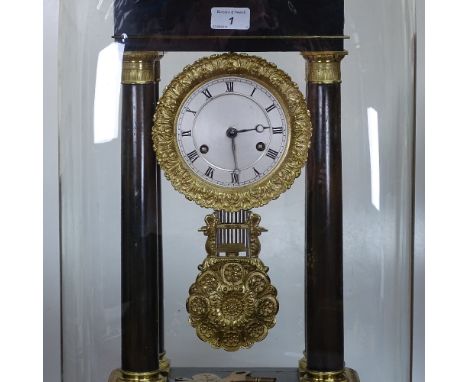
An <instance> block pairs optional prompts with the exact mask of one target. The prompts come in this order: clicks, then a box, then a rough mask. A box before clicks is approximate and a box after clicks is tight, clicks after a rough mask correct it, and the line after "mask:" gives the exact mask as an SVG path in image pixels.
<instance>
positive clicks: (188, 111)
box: [185, 107, 197, 115]
mask: <svg viewBox="0 0 468 382" xmlns="http://www.w3.org/2000/svg"><path fill="white" fill-rule="evenodd" d="M185 111H186V112H187V113H192V114H193V115H195V114H197V112H196V111H195V110H190V109H189V108H188V107H186V108H185Z"/></svg>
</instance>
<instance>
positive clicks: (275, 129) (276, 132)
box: [272, 126, 283, 134]
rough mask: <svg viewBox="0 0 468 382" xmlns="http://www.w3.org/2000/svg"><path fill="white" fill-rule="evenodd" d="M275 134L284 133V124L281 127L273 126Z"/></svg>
mask: <svg viewBox="0 0 468 382" xmlns="http://www.w3.org/2000/svg"><path fill="white" fill-rule="evenodd" d="M272 130H273V134H283V126H280V127H273V128H272Z"/></svg>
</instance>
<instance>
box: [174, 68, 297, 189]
mask: <svg viewBox="0 0 468 382" xmlns="http://www.w3.org/2000/svg"><path fill="white" fill-rule="evenodd" d="M176 134H177V144H178V148H179V152H180V154H181V156H182V157H183V159H184V161H185V163H186V164H187V165H188V166H189V168H190V169H191V170H192V171H193V172H194V173H195V174H196V175H197V176H198V177H200V178H203V180H205V181H206V182H209V183H212V184H214V185H217V186H220V187H226V188H237V187H242V186H246V185H250V184H253V183H256V182H259V181H261V180H262V179H264V178H265V177H266V176H268V174H269V173H271V171H272V170H273V169H274V168H275V167H276V166H278V164H279V163H280V162H281V160H282V158H283V156H284V154H285V153H286V152H287V149H288V143H289V126H288V120H287V118H286V115H285V110H284V108H283V106H282V104H281V103H280V102H279V100H278V99H277V97H275V95H274V94H272V92H270V91H269V90H268V89H267V88H266V87H265V86H263V85H262V84H261V83H260V82H258V81H255V80H252V79H249V78H245V77H237V76H222V77H218V78H215V79H212V80H210V81H208V82H205V83H203V84H201V85H199V86H198V87H196V88H195V89H194V90H193V91H192V92H191V93H190V94H189V95H188V96H187V97H186V99H185V100H184V102H183V103H182V104H181V106H180V108H179V113H178V116H177V123H176Z"/></svg>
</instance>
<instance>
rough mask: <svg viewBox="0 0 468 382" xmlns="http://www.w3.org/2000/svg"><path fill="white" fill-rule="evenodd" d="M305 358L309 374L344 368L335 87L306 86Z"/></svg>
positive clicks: (340, 200)
mask: <svg viewBox="0 0 468 382" xmlns="http://www.w3.org/2000/svg"><path fill="white" fill-rule="evenodd" d="M307 103H308V107H309V110H310V112H311V119H312V124H313V142H312V144H311V147H310V151H309V158H308V162H307V165H306V267H305V308H306V310H305V317H306V354H307V368H308V369H309V370H317V371H327V370H341V369H343V368H344V360H343V221H342V220H343V218H342V215H343V212H342V179H341V130H340V118H341V117H340V114H341V111H340V108H341V106H340V85H339V84H332V85H322V84H312V83H308V85H307Z"/></svg>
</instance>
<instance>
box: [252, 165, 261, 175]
mask: <svg viewBox="0 0 468 382" xmlns="http://www.w3.org/2000/svg"><path fill="white" fill-rule="evenodd" d="M253 170H254V173H255V177H257V176H260V173H259V172H258V170H257V169H256V168H255V167H254V168H253Z"/></svg>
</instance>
